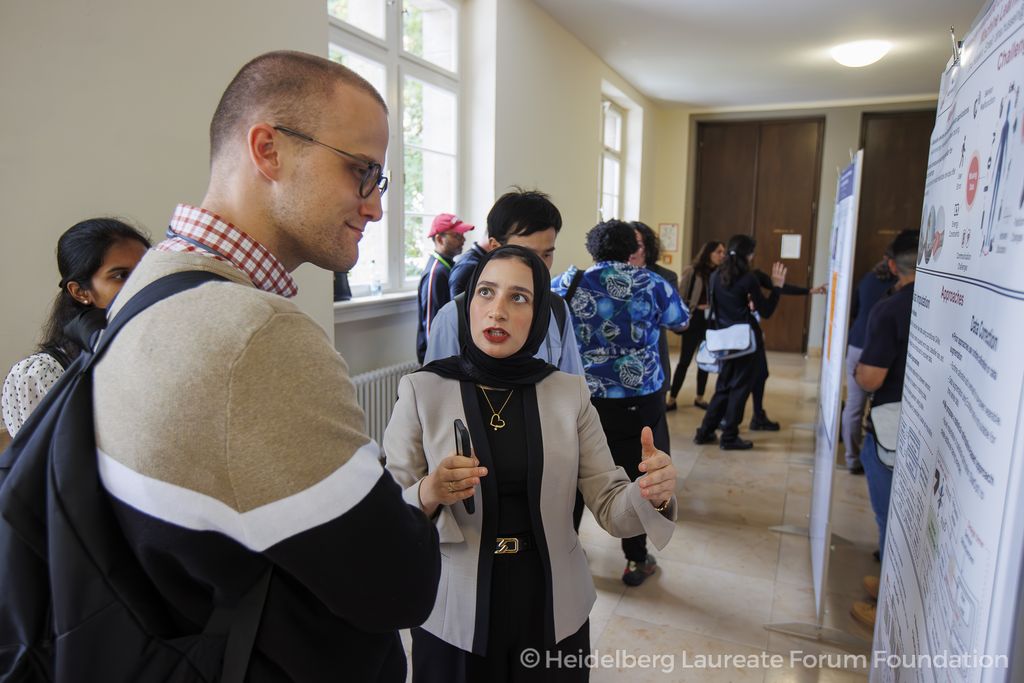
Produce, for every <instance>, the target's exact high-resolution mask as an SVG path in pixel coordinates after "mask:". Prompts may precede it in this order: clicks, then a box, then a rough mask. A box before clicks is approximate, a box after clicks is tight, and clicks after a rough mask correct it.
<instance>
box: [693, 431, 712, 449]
mask: <svg viewBox="0 0 1024 683" xmlns="http://www.w3.org/2000/svg"><path fill="white" fill-rule="evenodd" d="M717 441H718V436H717V435H716V434H715V433H714V432H710V433H708V434H705V433H704V432H702V431H700V430H699V429H698V430H697V433H696V434H694V435H693V442H694V443H695V444H697V445H698V446H700V445H703V444H706V443H715V442H717Z"/></svg>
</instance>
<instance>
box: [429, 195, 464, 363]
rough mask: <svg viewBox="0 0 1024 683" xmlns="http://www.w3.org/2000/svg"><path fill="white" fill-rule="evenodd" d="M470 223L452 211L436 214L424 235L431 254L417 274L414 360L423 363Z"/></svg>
mask: <svg viewBox="0 0 1024 683" xmlns="http://www.w3.org/2000/svg"><path fill="white" fill-rule="evenodd" d="M473 229H474V226H472V225H470V224H469V223H465V222H464V221H462V219H460V218H458V217H456V216H455V215H454V214H450V213H442V214H438V215H437V216H436V217H435V218H434V221H433V223H431V224H430V232H429V233H427V237H428V238H429V239H430V241H431V242H432V243H433V244H434V253H433V254H431V255H430V257H429V258H428V259H427V265H426V267H425V268H424V269H423V274H422V275H420V285H419V291H418V295H417V299H416V301H417V308H418V310H417V315H418V316H419V327H418V328H417V330H416V360H418V361H419V362H420V364H421V365H422V364H423V358H424V356H426V354H427V342H428V340H429V339H430V328H431V325H432V324H433V322H434V318H435V317H436V316H437V312H438V311H440V310H441V308H442V307H443V306H444V305H445V304H446V303H448V302H449V301H451V299H452V298H451V296H450V295H449V291H450V290H449V287H448V278H449V275H450V273H451V272H452V263H453V262H454V260H455V257H456V256H458V255H459V254H461V253H462V246H463V245H464V244H465V243H466V233H467V232H469V231H470V230H473Z"/></svg>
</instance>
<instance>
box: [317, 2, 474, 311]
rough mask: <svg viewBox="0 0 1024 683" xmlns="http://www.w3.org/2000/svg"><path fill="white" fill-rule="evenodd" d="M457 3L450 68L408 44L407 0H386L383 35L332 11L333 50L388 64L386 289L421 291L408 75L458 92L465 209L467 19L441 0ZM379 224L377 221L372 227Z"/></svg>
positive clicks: (458, 159)
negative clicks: (415, 254)
mask: <svg viewBox="0 0 1024 683" xmlns="http://www.w3.org/2000/svg"><path fill="white" fill-rule="evenodd" d="M437 1H438V2H441V3H443V4H445V5H447V6H448V7H450V8H452V10H453V11H454V13H455V16H454V22H453V24H454V26H453V51H454V64H455V67H456V70H455V71H449V70H447V69H445V68H443V67H441V66H438V65H437V64H434V63H433V62H429V61H427V60H425V59H423V58H421V57H418V56H416V55H414V54H412V53H410V52H407V51H406V50H405V48H404V46H403V34H402V30H403V10H404V5H405V2H404V0H384V3H385V18H384V34H385V37H384V38H383V39H381V38H378V37H377V36H375V35H373V34H371V33H368V32H366V31H364V30H362V29H360V28H358V27H357V26H354V25H352V24H348V23H346V22H345V21H343V20H341V19H338V18H336V17H333V16H331V15H328V16H327V25H328V30H327V34H328V35H327V49H328V51H329V50H330V47H331V46H332V45H333V46H336V47H338V48H341V49H344V50H346V51H348V52H352V53H354V54H356V55H359V56H360V57H362V58H364V59H368V60H371V61H373V62H376V63H378V64H381V65H382V66H383V67H384V73H385V92H382V93H381V95H382V96H383V97H384V100H385V102H387V104H388V127H389V131H390V132H389V140H388V158H387V162H386V167H385V173H386V175H388V177H389V178H390V185H389V187H388V191H387V192H386V193H385V194H384V197H383V204H384V207H383V208H384V211H385V212H386V215H387V217H388V227H387V231H388V234H387V239H386V244H387V259H386V269H385V275H384V279H383V281H382V283H381V284H382V293H392V292H404V291H411V290H415V289H416V287H417V285H418V279H419V278H418V276H417V277H415V278H406V277H405V233H406V220H405V213H406V211H405V188H406V178H405V139H404V130H403V121H404V116H405V111H404V103H403V99H402V98H403V87H404V83H405V79H406V77H412V78H416V79H418V80H420V81H423V82H424V83H428V84H430V85H432V86H434V87H437V88H440V89H442V90H446V91H449V92H451V93H452V95H453V96H454V98H455V107H454V114H455V121H454V123H453V125H454V129H455V131H456V135H455V137H454V143H455V146H454V158H455V171H454V172H455V177H454V178H453V189H454V192H453V194H454V197H453V206H452V207H451V209H449V210H450V211H452V212H453V213H456V214H458V213H460V211H459V207H460V206H461V202H462V171H463V167H464V161H463V150H462V140H461V136H460V135H459V134H458V131H459V130H460V128H459V124H460V121H459V117H460V115H461V111H462V109H461V107H462V82H461V78H460V73H459V72H460V65H461V45H460V40H459V37H460V35H461V34H460V31H461V22H462V19H463V18H462V2H461V0H437ZM373 229H375V226H374V225H373V224H370V225H369V226H368V230H373ZM366 258H372V256H371V255H370V254H366V253H363V254H360V261H362V260H363V259H366ZM351 289H352V296H353V298H359V297H365V296H369V295H370V286H369V285H367V284H362V285H355V284H353V285H352V286H351Z"/></svg>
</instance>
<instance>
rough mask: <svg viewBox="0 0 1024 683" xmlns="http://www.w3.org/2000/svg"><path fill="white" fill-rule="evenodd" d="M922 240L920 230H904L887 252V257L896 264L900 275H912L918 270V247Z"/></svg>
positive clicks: (891, 243)
mask: <svg viewBox="0 0 1024 683" xmlns="http://www.w3.org/2000/svg"><path fill="white" fill-rule="evenodd" d="M920 240H921V231H920V230H903V231H901V232H900V233H899V234H898V235H896V237H895V238H893V240H892V242H890V243H889V248H888V249H886V250H885V255H886V256H887V257H888V258H891V259H892V260H893V261H894V262H895V263H896V270H897V271H899V274H900V275H910V274H911V273H913V272H914V271H915V270H916V269H917V247H918V243H919V242H920Z"/></svg>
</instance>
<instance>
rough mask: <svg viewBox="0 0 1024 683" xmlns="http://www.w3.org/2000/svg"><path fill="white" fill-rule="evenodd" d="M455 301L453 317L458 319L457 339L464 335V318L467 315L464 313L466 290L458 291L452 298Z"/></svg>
mask: <svg viewBox="0 0 1024 683" xmlns="http://www.w3.org/2000/svg"><path fill="white" fill-rule="evenodd" d="M452 301H454V302H455V319H456V320H458V321H459V322H458V326H459V327H458V331H459V336H458V339H464V338H465V336H466V318H468V317H469V316H468V315H467V314H466V292H459V293H458V294H456V295H455V298H454V299H452Z"/></svg>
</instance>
